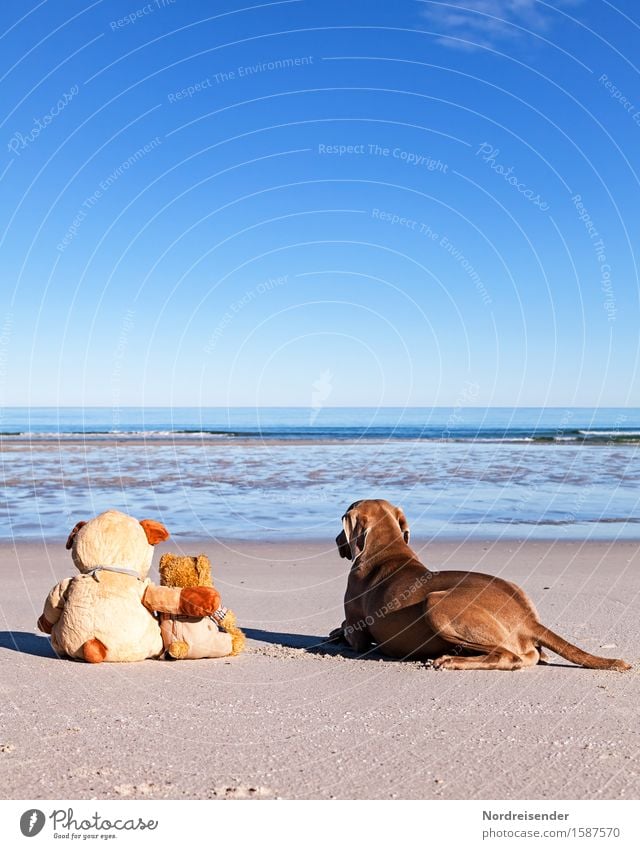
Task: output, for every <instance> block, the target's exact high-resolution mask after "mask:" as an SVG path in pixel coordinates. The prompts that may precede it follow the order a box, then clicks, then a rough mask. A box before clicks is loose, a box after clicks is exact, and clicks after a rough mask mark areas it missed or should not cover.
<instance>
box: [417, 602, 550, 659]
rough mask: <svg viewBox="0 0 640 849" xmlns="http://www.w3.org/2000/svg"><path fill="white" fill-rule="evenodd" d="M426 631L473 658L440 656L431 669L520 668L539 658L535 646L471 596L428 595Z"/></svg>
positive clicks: (452, 655)
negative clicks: (471, 653)
mask: <svg viewBox="0 0 640 849" xmlns="http://www.w3.org/2000/svg"><path fill="white" fill-rule="evenodd" d="M425 615H426V616H427V619H428V622H429V626H430V628H431V629H432V630H433V631H435V632H436V633H437V634H438V636H439V637H441V638H442V639H444V640H446V641H447V642H448V643H450V644H451V645H452V646H459V647H460V648H461V649H464V650H467V651H475V652H477V654H474V655H462V654H461V655H454V654H444V655H442V656H441V657H438V658H436V660H434V662H433V666H434V668H435V669H508V670H511V669H522V668H523V667H525V666H534V665H535V664H536V663H537V662H538V660H539V659H540V652H539V651H538V649H537V648H536V647H535V645H534V644H533V643H532V642H530V641H528V640H525V641H522V640H521V639H520V637H519V635H518V634H517V633H513V632H512V631H511V630H510V629H509V628H508V627H507V626H506V624H505V623H504V622H502V621H501V620H500V619H499V618H498V617H497V616H495V615H494V614H493V613H492V612H491V611H489V610H487V608H486V607H485V606H484V605H482V604H480V603H479V602H477V601H476V597H475V595H474V594H471V593H466V592H464V591H462V592H461V591H458V590H449V591H443V592H435V593H431V594H430V595H429V598H428V599H427V602H426V614H425Z"/></svg>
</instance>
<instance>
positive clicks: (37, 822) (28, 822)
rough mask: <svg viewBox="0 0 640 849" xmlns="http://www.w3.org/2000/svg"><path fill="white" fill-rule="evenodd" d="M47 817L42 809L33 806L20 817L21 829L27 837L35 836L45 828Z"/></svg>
mask: <svg viewBox="0 0 640 849" xmlns="http://www.w3.org/2000/svg"><path fill="white" fill-rule="evenodd" d="M46 819H47V818H46V817H45V815H44V813H43V812H42V811H39V810H38V809H37V808H31V809H30V810H28V811H25V812H24V814H23V815H22V816H21V817H20V831H21V832H22V833H23V834H24V836H25V837H35V836H36V834H40V832H41V831H42V829H43V828H44V824H45V822H46Z"/></svg>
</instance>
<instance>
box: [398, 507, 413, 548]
mask: <svg viewBox="0 0 640 849" xmlns="http://www.w3.org/2000/svg"><path fill="white" fill-rule="evenodd" d="M396 518H397V519H398V524H399V525H400V530H401V531H402V536H403V537H404V541H405V542H406V543H407V545H408V544H409V538H410V537H411V531H410V530H409V522H407V517H406V516H405V515H404V513H403V511H402V510H401V509H400V507H396Z"/></svg>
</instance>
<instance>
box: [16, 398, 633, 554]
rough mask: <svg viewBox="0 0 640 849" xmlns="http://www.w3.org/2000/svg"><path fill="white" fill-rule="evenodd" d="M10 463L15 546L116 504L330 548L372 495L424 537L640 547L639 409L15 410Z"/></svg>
mask: <svg viewBox="0 0 640 849" xmlns="http://www.w3.org/2000/svg"><path fill="white" fill-rule="evenodd" d="M0 460H1V463H2V472H1V474H2V498H1V499H0V538H3V539H27V538H29V539H33V538H41V537H44V538H64V537H66V535H67V533H68V532H69V530H70V528H71V527H72V526H73V525H74V524H75V522H76V521H78V520H79V519H83V518H84V519H86V518H89V517H91V516H92V515H95V514H96V513H98V512H100V511H102V510H105V509H107V508H110V507H114V508H117V509H121V510H125V511H126V512H129V513H132V514H133V515H135V516H138V517H140V518H144V517H149V518H157V519H160V520H162V521H163V522H165V524H166V525H167V527H168V528H169V530H170V531H171V532H172V534H173V535H174V536H177V537H185V538H186V537H192V538H194V537H215V538H221V539H268V540H278V539H326V540H327V541H329V542H330V541H331V540H332V539H333V537H334V536H335V535H336V533H337V532H338V531H339V529H340V521H339V520H340V516H341V515H342V513H343V512H344V509H345V507H346V506H348V504H349V503H351V502H352V501H354V500H356V499H358V498H369V497H371V498H373V497H382V498H388V499H389V500H390V501H392V502H394V503H396V504H399V505H401V506H402V507H403V508H404V510H405V512H406V513H407V516H408V518H409V521H410V524H411V526H412V530H413V532H414V534H415V535H417V536H418V537H426V538H435V537H460V538H464V537H467V536H475V537H477V536H481V537H483V538H498V537H509V538H513V537H517V538H527V537H535V538H541V537H544V538H559V539H569V538H595V539H603V538H607V539H614V538H625V539H630V538H631V539H640V409H630V408H625V409H598V410H590V409H584V408H580V409H559V408H547V409H544V410H543V409H534V408H530V409H524V408H519V409H515V410H514V409H506V408H500V409H498V408H493V409H480V408H434V409H426V408H425V409H423V408H411V409H391V408H383V409H365V408H351V409H347V408H340V409H337V408H323V409H308V408H306V409H305V408H287V409H284V408H280V409H249V408H246V409H245V408H239V409H226V408H225V409H222V408H211V409H200V408H194V409H187V408H174V409H169V408H157V409H151V408H146V409H143V410H141V409H132V408H118V409H110V408H87V409H73V408H60V409H50V408H31V409H24V408H4V409H2V410H0Z"/></svg>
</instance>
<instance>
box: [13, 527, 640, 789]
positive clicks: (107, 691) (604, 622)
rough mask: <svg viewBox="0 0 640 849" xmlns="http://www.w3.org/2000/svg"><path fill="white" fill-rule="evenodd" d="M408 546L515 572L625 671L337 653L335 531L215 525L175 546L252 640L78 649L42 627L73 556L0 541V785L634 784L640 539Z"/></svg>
mask: <svg viewBox="0 0 640 849" xmlns="http://www.w3.org/2000/svg"><path fill="white" fill-rule="evenodd" d="M415 547H416V548H417V549H418V550H421V551H422V556H423V559H424V561H425V562H427V563H428V564H429V565H430V566H431V567H432V568H435V569H448V568H471V569H477V570H478V571H483V572H491V573H493V574H500V575H502V576H503V577H505V578H508V579H510V580H514V581H516V582H517V583H520V584H521V585H523V586H524V587H525V588H526V590H527V591H528V592H529V593H530V595H531V596H532V598H533V599H534V601H535V603H536V605H537V607H538V610H539V612H540V616H541V619H542V621H543V622H544V624H546V625H547V626H549V627H551V628H553V629H554V630H556V631H558V632H559V633H561V634H562V635H563V636H564V637H566V638H567V639H569V640H571V641H573V642H576V643H577V644H578V645H580V646H581V647H582V648H585V649H587V650H589V651H592V652H595V653H600V654H604V655H610V656H614V657H622V658H624V659H625V660H627V661H629V662H630V663H633V664H634V665H635V666H634V669H633V670H632V671H631V672H628V673H624V674H621V673H615V672H598V671H592V670H584V669H579V668H576V667H572V666H571V665H570V664H568V662H567V661H564V660H562V659H560V658H557V657H555V656H553V657H552V662H551V665H549V666H542V665H540V666H537V667H535V668H533V669H526V670H522V671H518V672H476V671H472V672H468V671H467V672H452V671H436V670H433V669H430V668H427V667H426V666H424V665H423V664H418V663H405V662H396V661H389V660H385V659H382V658H379V657H367V658H357V657H355V656H353V655H351V654H349V653H348V652H346V651H345V652H343V653H339V652H337V651H336V650H335V649H333V648H332V647H327V646H326V645H323V640H324V637H325V635H326V634H327V633H328V631H329V630H330V629H331V628H332V627H334V626H335V625H338V624H339V623H340V621H341V620H342V597H343V594H344V588H345V584H346V571H347V563H346V561H344V560H340V559H339V558H338V556H337V553H336V551H335V548H334V547H333V545H332V544H331V545H330V544H329V543H327V544H326V545H323V544H319V543H306V544H305V543H303V544H299V543H295V544H294V543H290V544H271V543H229V544H228V545H224V544H222V543H219V542H211V541H205V542H194V543H189V544H186V543H184V542H183V541H180V548H179V550H182V551H183V552H185V553H198V552H200V551H203V552H206V553H207V554H209V556H210V557H211V560H212V563H213V568H214V577H215V579H216V584H217V586H218V587H219V589H220V590H221V591H222V594H223V600H224V602H225V603H226V604H227V605H228V606H230V607H232V608H233V609H234V610H235V611H236V612H237V614H238V618H239V620H240V623H241V624H242V625H243V626H244V628H245V630H246V632H247V635H248V636H249V638H250V639H249V642H248V648H247V651H246V653H245V654H244V655H242V656H240V657H238V658H233V659H222V660H203V661H184V662H176V663H167V662H163V661H151V660H149V661H146V662H144V663H137V664H127V665H108V664H103V665H101V666H89V665H86V664H81V663H73V662H70V661H64V660H60V659H57V658H55V657H54V655H53V653H52V651H51V648H50V644H49V640H48V638H46V637H44V636H43V635H40V634H38V633H37V632H36V631H35V622H36V619H37V617H38V616H39V614H40V612H41V610H42V604H43V601H44V598H45V596H46V593H47V592H48V590H49V589H50V588H51V586H52V585H53V584H54V583H55V582H56V581H58V580H60V579H61V578H62V577H64V576H66V575H71V574H73V566H72V563H71V559H70V556H69V553H68V552H67V551H65V549H64V544H63V543H61V542H60V541H55V542H51V543H49V544H47V545H44V544H39V543H17V544H16V545H15V546H14V545H12V544H10V543H2V544H0V581H1V587H2V593H1V596H0V599H1V600H0V623H1V624H0V686H1V691H2V700H1V703H0V795H1V796H2V798H8V799H14V798H15V799H19V798H23V799H81V798H94V797H95V798H115V799H118V798H123V799H124V798H150V799H154V798H170V799H173V798H175V799H181V798H319V799H327V798H346V799H361V798H381V799H386V798H410V799H415V798H427V799H431V798H441V799H492V798H493V799H502V798H505V799H510V798H515V799H518V798H523V799H545V798H560V799H588V798H597V799H622V798H638V796H639V795H640V729H639V727H638V722H637V715H638V704H640V665H639V664H640V617H639V616H638V610H639V594H640V553H639V552H640V546H639V545H638V543H634V542H616V543H605V542H592V543H582V544H581V543H579V542H568V541H564V540H563V541H562V542H558V543H555V544H554V543H550V542H532V541H529V542H526V543H522V544H519V543H518V542H499V543H490V542H481V541H473V542H468V541H467V542H464V543H459V544H458V543H455V542H441V543H437V544H431V545H425V546H421V545H420V544H419V543H417V544H416V546H415ZM160 549H161V550H162V551H167V550H178V547H177V545H176V544H175V543H174V544H171V545H170V544H166V545H163V546H161V547H160ZM160 549H159V550H158V552H157V554H156V559H157V558H158V557H159V556H160V554H161V550H160Z"/></svg>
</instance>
